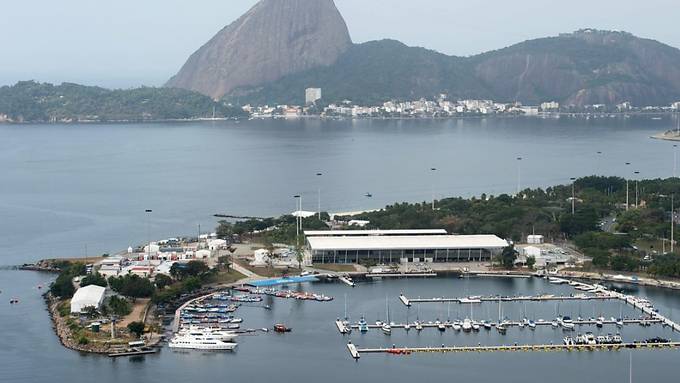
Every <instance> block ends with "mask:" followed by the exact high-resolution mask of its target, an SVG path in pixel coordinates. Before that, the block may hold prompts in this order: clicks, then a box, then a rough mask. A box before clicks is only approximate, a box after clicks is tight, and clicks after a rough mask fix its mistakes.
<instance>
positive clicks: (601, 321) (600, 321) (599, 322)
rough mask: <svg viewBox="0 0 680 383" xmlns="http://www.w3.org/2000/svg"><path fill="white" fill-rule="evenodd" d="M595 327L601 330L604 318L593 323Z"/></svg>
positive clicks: (599, 318)
mask: <svg viewBox="0 0 680 383" xmlns="http://www.w3.org/2000/svg"><path fill="white" fill-rule="evenodd" d="M595 325H596V326H597V327H600V328H601V327H602V326H603V325H604V317H598V318H597V320H596V321H595Z"/></svg>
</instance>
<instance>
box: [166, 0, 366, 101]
mask: <svg viewBox="0 0 680 383" xmlns="http://www.w3.org/2000/svg"><path fill="white" fill-rule="evenodd" d="M351 45H352V40H351V39H350V36H349V31H348V30H347V25H346V24H345V21H344V20H343V18H342V16H341V15H340V12H339V11H338V9H337V8H336V7H335V3H334V2H333V0H261V1H260V2H258V3H257V4H256V5H255V6H254V7H253V8H251V9H250V10H249V11H248V12H247V13H246V14H244V15H243V16H241V17H240V18H239V19H238V20H236V21H234V22H233V23H232V24H230V25H229V26H227V27H225V28H224V29H222V30H221V31H220V32H219V33H217V34H216V35H215V36H214V37H213V38H212V39H210V41H208V42H207V43H206V44H205V45H203V46H202V47H201V48H199V49H198V50H197V51H196V52H195V53H194V54H192V55H191V57H189V59H188V60H187V62H186V63H185V64H184V66H183V67H182V69H181V70H180V71H179V73H177V75H175V76H174V77H172V78H171V79H170V80H169V81H168V83H167V84H166V86H168V87H176V88H184V89H189V90H194V91H197V92H200V93H203V94H205V95H208V96H211V97H213V98H219V97H221V96H223V95H225V94H227V93H232V91H233V90H234V89H236V88H239V87H253V86H258V85H264V84H269V83H271V82H273V81H276V80H279V79H280V78H282V77H284V76H286V75H290V74H294V73H299V72H302V71H305V70H308V69H312V68H317V67H323V66H328V65H331V64H333V63H334V62H335V61H336V59H337V58H338V57H339V56H341V55H342V54H343V53H345V51H347V50H348V49H349V48H350V47H351Z"/></svg>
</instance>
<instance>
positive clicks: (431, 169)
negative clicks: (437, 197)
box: [430, 168, 437, 211]
mask: <svg viewBox="0 0 680 383" xmlns="http://www.w3.org/2000/svg"><path fill="white" fill-rule="evenodd" d="M436 171H437V168H430V172H431V173H432V211H434V177H435V176H434V174H435V172H436Z"/></svg>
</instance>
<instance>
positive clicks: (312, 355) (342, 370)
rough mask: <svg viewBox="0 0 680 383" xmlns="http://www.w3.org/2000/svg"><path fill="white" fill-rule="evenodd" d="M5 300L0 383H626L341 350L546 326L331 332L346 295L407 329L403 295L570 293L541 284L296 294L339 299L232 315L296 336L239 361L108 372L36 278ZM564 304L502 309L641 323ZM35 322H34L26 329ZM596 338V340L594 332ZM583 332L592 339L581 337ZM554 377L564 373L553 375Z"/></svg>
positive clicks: (436, 313)
mask: <svg viewBox="0 0 680 383" xmlns="http://www.w3.org/2000/svg"><path fill="white" fill-rule="evenodd" d="M0 277H2V282H0V284H1V285H2V288H3V296H4V295H10V294H18V295H20V296H21V298H22V299H23V301H22V303H21V304H20V305H18V306H15V307H9V305H3V306H2V307H3V308H2V309H0V323H1V324H2V326H1V328H0V335H2V337H3V338H2V339H3V342H2V344H3V347H1V348H0V381H2V382H53V381H54V379H55V378H59V380H60V381H70V382H90V381H92V377H93V376H96V377H97V381H98V382H121V381H128V382H180V381H194V382H195V381H214V380H215V379H216V377H221V378H222V379H225V380H229V381H235V382H246V381H250V382H269V381H271V380H274V379H276V380H281V379H282V378H283V381H298V382H315V381H318V380H319V379H323V380H324V381H326V382H333V383H334V382H346V381H347V379H350V381H356V382H381V381H391V382H413V381H422V379H423V378H425V379H426V380H427V381H437V380H442V381H451V377H452V376H455V377H456V379H455V380H456V381H467V382H472V381H474V382H495V381H499V380H503V381H507V382H542V381H546V379H549V381H551V382H555V383H561V382H565V383H567V382H569V383H572V382H573V379H574V378H575V377H588V380H589V381H600V382H622V381H627V378H628V357H629V356H628V352H626V351H621V352H572V353H566V352H555V353H546V352H536V353H481V354H478V353H470V354H465V353H458V354H414V355H411V356H408V357H397V356H389V355H383V354H379V355H364V356H363V357H362V358H361V360H360V361H359V362H354V361H353V360H352V359H351V358H350V357H349V355H348V353H347V351H346V348H345V344H346V343H347V340H348V339H351V340H352V341H353V342H354V343H356V344H358V345H360V346H363V347H375V346H391V345H392V344H393V343H396V344H397V345H400V346H401V345H411V346H416V345H422V346H437V345H441V344H446V345H452V344H457V345H461V344H467V345H476V344H477V343H482V344H503V343H505V344H509V343H512V342H515V341H517V342H520V343H541V342H554V343H558V342H561V339H562V337H563V336H564V334H563V333H562V331H561V330H553V329H552V328H550V326H547V327H542V328H538V329H536V331H531V330H529V329H524V330H520V329H517V328H515V329H510V330H508V334H507V335H506V336H504V337H503V336H500V335H498V334H497V332H496V331H495V330H493V331H490V332H487V331H485V330H480V332H479V333H478V334H474V333H472V334H465V333H462V332H461V333H455V332H453V331H452V330H447V331H446V332H445V333H443V334H442V333H439V332H438V331H437V330H435V329H429V330H424V331H423V332H422V333H420V334H418V333H417V332H416V331H415V330H412V331H411V332H409V333H406V332H404V331H403V330H397V329H395V330H394V332H393V335H392V336H391V337H386V336H384V335H383V334H382V333H380V332H379V331H377V330H372V331H370V332H369V333H367V334H363V335H362V334H359V333H353V334H351V335H350V336H345V337H343V336H342V335H340V334H338V332H337V330H336V329H335V326H334V323H333V321H334V320H335V318H337V317H339V316H343V312H344V298H343V297H344V295H345V294H347V300H348V314H349V315H350V317H351V318H352V319H353V320H357V319H358V318H359V317H360V316H361V315H366V317H367V320H369V321H371V322H373V321H375V320H376V318H378V317H379V318H381V319H385V297H389V303H390V315H391V319H393V320H395V321H398V322H399V321H403V320H405V318H406V316H407V309H406V308H405V307H404V306H403V305H401V303H400V302H399V301H398V299H397V295H398V294H399V293H400V292H404V293H406V294H408V295H410V296H419V295H420V296H428V297H430V296H441V295H446V296H458V295H464V294H477V293H479V294H481V293H485V294H498V293H503V294H536V293H544V292H545V293H560V292H561V293H571V292H573V290H570V289H569V288H568V287H555V286H553V285H549V284H547V283H546V282H544V281H542V280H497V279H471V280H459V279H436V280H435V279H430V280H418V281H414V280H411V281H406V280H399V281H383V282H376V283H370V284H360V285H358V286H357V287H356V288H354V289H352V288H350V287H347V286H345V285H343V284H305V285H302V286H299V287H295V286H291V287H292V288H300V289H305V290H311V291H316V292H323V293H325V294H330V295H333V296H335V297H336V299H335V301H333V302H330V303H316V302H298V301H292V300H278V299H273V300H271V301H269V302H268V303H270V304H271V305H272V307H273V309H272V310H271V311H264V310H263V309H261V308H241V309H239V312H238V314H239V315H240V316H243V317H244V319H245V323H244V326H245V327H264V326H267V327H270V326H271V325H272V324H273V323H277V322H285V323H287V324H288V325H290V326H292V327H293V332H291V333H289V334H286V335H280V334H275V333H269V334H261V335H257V336H251V337H246V336H244V337H241V338H240V340H239V348H238V351H237V352H236V353H234V354H222V353H203V352H198V351H192V352H184V353H180V352H173V351H171V350H169V349H168V348H165V349H163V350H162V351H161V353H160V354H158V355H155V356H147V357H145V358H141V359H136V360H135V359H118V360H111V359H108V358H106V357H98V356H82V355H80V354H78V353H76V352H72V351H68V350H65V349H63V348H62V347H61V346H60V345H59V343H58V341H57V339H56V337H55V336H54V335H53V333H52V330H51V329H50V322H49V319H48V317H47V315H46V313H45V312H44V310H43V304H42V301H41V300H40V297H39V292H38V291H37V290H36V289H35V285H36V284H37V283H39V282H42V281H44V279H45V277H44V276H41V275H40V274H37V273H28V272H26V273H19V272H2V273H0ZM640 293H641V294H644V295H646V296H648V297H650V298H652V299H653V300H654V301H655V303H656V304H657V307H658V308H660V309H661V310H662V312H665V313H667V314H669V315H673V313H679V314H680V300H678V298H677V296H676V295H672V294H668V293H666V292H663V291H660V290H642V291H640ZM594 307H595V306H593V304H589V303H582V304H581V305H578V304H577V303H564V304H561V305H560V306H559V308H558V307H557V305H554V304H551V303H548V304H538V303H528V304H527V305H523V304H520V303H515V304H510V303H504V304H503V307H502V310H503V315H507V316H508V317H510V318H513V319H518V318H521V317H522V315H523V313H525V312H526V313H527V316H529V317H534V318H553V317H554V316H555V312H556V311H558V310H559V312H560V313H561V314H572V315H573V316H576V315H578V312H579V310H581V312H582V313H583V315H584V316H590V315H592V313H593V311H595V313H596V314H597V315H599V314H600V313H602V314H603V315H605V316H607V317H609V316H618V315H619V313H620V312H623V315H624V316H626V315H629V316H637V314H636V313H634V312H633V311H632V310H631V309H630V308H628V307H621V305H620V304H619V303H614V302H611V303H604V304H598V305H597V307H596V308H594ZM468 310H470V306H458V305H452V306H451V309H450V315H451V318H452V319H455V318H457V317H461V318H464V317H466V316H468V315H470V313H469V311H468ZM447 311H448V308H447V306H445V305H437V304H422V305H421V308H420V313H419V314H418V309H417V308H416V307H412V308H411V309H410V311H409V314H408V316H409V320H414V319H415V317H416V316H419V317H420V318H421V319H422V320H435V319H436V318H442V319H444V318H446V317H447ZM471 315H472V316H473V317H474V318H477V319H482V318H487V319H492V320H495V319H497V318H498V305H497V304H495V303H485V304H483V305H475V306H474V311H473V313H472V314H471ZM26 318H30V320H25V319H26ZM589 330H592V331H594V332H595V333H596V334H597V333H598V330H597V329H596V328H594V327H592V328H589ZM580 331H587V330H586V328H585V327H584V328H583V329H582V330H580ZM608 332H612V333H614V332H616V329H615V328H614V327H613V326H606V327H605V328H604V329H603V330H602V333H603V334H606V333H608ZM621 334H622V336H623V337H624V339H625V340H634V339H643V338H647V337H651V336H657V335H660V336H665V337H668V338H673V339H676V340H678V339H680V337H678V336H677V335H674V334H671V333H670V331H669V330H664V329H662V328H661V327H660V326H652V327H650V328H641V327H639V326H638V325H632V326H626V327H625V328H624V329H623V330H622V331H621ZM678 357H680V351H668V350H663V351H635V352H634V353H633V364H634V368H633V370H634V381H637V382H647V381H660V382H672V381H676V379H677V376H678V374H680V366H679V365H678V364H677V358H678ZM558 371H559V372H558Z"/></svg>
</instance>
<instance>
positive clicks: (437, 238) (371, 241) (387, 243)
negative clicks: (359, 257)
mask: <svg viewBox="0 0 680 383" xmlns="http://www.w3.org/2000/svg"><path fill="white" fill-rule="evenodd" d="M307 241H308V242H309V245H310V246H311V249H312V250H417V249H498V248H504V247H507V246H508V242H507V241H505V240H504V239H501V238H499V237H497V236H495V235H402V236H359V237H308V238H307Z"/></svg>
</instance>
